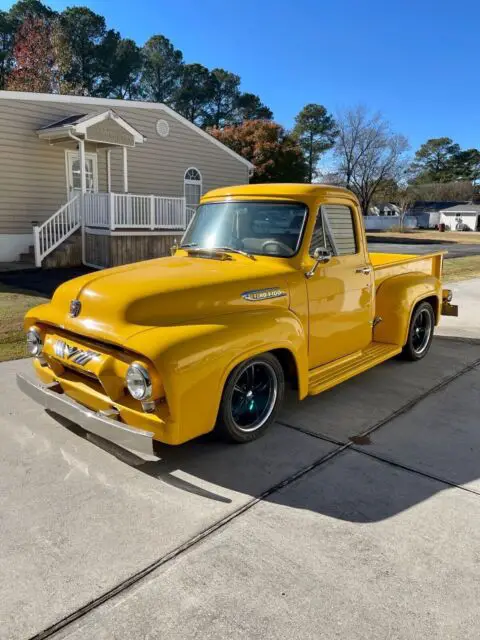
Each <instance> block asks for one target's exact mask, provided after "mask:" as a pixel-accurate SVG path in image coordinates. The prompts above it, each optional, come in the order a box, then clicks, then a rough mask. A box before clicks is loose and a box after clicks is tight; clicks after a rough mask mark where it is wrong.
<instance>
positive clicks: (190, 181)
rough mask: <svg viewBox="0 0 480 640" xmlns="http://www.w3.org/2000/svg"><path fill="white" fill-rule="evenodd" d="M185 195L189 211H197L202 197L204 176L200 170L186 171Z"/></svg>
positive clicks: (191, 168)
mask: <svg viewBox="0 0 480 640" xmlns="http://www.w3.org/2000/svg"><path fill="white" fill-rule="evenodd" d="M183 183H184V194H185V203H186V205H187V208H188V209H196V208H197V207H198V203H199V202H200V198H201V196H202V176H201V174H200V171H198V169H195V168H194V167H190V169H187V170H186V171H185V177H184V180H183Z"/></svg>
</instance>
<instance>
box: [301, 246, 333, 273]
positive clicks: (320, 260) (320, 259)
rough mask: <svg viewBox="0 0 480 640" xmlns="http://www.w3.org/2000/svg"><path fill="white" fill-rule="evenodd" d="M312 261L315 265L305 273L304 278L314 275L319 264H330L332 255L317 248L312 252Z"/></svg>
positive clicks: (326, 250) (325, 250)
mask: <svg viewBox="0 0 480 640" xmlns="http://www.w3.org/2000/svg"><path fill="white" fill-rule="evenodd" d="M313 259H314V260H315V264H314V265H313V266H312V268H311V269H309V271H307V272H306V274H305V277H306V278H311V277H312V276H313V275H314V273H315V271H316V270H317V267H318V265H319V264H326V263H327V262H330V260H331V259H332V254H331V252H330V251H329V250H328V249H323V248H321V247H317V248H316V249H315V251H314V252H313Z"/></svg>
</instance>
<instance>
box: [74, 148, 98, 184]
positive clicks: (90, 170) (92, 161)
mask: <svg viewBox="0 0 480 640" xmlns="http://www.w3.org/2000/svg"><path fill="white" fill-rule="evenodd" d="M85 183H86V188H87V191H88V192H91V193H94V192H96V191H98V163H97V154H96V153H86V154H85ZM81 188H82V179H81V176H80V158H79V154H78V152H77V151H67V192H68V193H71V192H72V191H73V192H78V191H81Z"/></svg>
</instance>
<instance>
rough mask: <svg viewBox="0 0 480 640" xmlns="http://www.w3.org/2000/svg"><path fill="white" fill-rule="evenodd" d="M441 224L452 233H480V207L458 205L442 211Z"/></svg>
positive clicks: (476, 205) (475, 205)
mask: <svg viewBox="0 0 480 640" xmlns="http://www.w3.org/2000/svg"><path fill="white" fill-rule="evenodd" d="M440 222H443V223H444V224H446V225H447V226H448V227H450V229H451V230H452V231H480V205H478V204H457V205H455V206H454V207H450V208H448V209H442V210H441V211H440Z"/></svg>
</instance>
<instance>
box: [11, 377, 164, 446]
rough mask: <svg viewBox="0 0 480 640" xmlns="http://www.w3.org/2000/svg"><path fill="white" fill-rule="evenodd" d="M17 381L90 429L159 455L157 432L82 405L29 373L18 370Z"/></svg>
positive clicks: (29, 393)
mask: <svg viewBox="0 0 480 640" xmlns="http://www.w3.org/2000/svg"><path fill="white" fill-rule="evenodd" d="M17 385H18V387H19V389H20V390H21V391H23V393H25V394H26V395H27V396H29V397H30V398H31V399H32V400H34V401H35V402H38V403H39V404H41V405H42V406H43V407H45V409H48V410H49V411H53V412H54V413H58V415H60V416H63V417H64V418H66V419H67V420H70V421H71V422H73V423H75V424H78V425H80V426H81V427H82V428H83V429H85V430H86V431H88V432H89V433H94V434H95V435H97V436H100V437H102V438H105V440H109V441H110V442H114V443H115V444H118V445H119V446H121V447H125V448H126V449H133V450H134V451H139V452H140V453H146V454H148V455H155V454H154V451H153V433H152V432H151V431H143V430H142V429H133V428H131V427H128V426H127V425H125V424H122V423H121V422H118V420H112V419H110V418H106V417H104V416H102V415H101V414H100V413H96V412H95V411H92V410H91V409H88V408H87V407H84V406H82V405H81V404H79V403H78V402H75V400H72V399H71V398H69V397H68V396H66V395H65V394H59V393H57V392H56V391H51V390H50V389H48V388H47V387H45V386H44V385H42V384H39V383H37V382H36V381H34V380H31V379H30V378H28V377H27V376H23V375H22V374H20V373H17Z"/></svg>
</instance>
